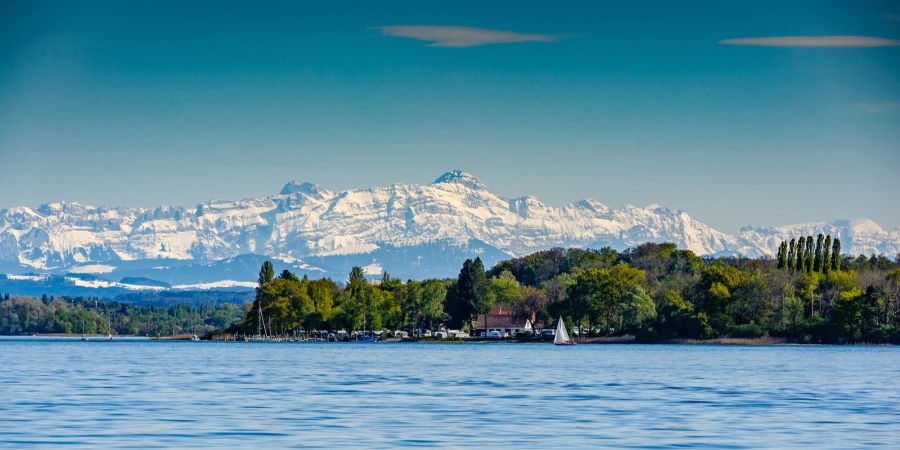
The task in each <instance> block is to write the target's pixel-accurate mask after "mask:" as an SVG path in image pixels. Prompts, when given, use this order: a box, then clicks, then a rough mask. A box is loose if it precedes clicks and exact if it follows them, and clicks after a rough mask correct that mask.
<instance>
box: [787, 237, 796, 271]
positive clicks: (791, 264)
mask: <svg viewBox="0 0 900 450" xmlns="http://www.w3.org/2000/svg"><path fill="white" fill-rule="evenodd" d="M796 244H797V243H796V242H795V239H794V238H791V243H790V244H789V245H788V257H787V258H788V260H787V268H788V270H791V269H793V268H794V260H795V259H796V258H797V257H796V256H794V246H795V245H796Z"/></svg>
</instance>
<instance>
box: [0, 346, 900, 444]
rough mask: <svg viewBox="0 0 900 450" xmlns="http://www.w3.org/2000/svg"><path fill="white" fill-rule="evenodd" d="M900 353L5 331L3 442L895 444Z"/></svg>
mask: <svg viewBox="0 0 900 450" xmlns="http://www.w3.org/2000/svg"><path fill="white" fill-rule="evenodd" d="M898 382H900V348H896V347H817V346H816V347H813V346H810V347H726V346H669V345H648V346H644V345H581V346H575V347H554V346H552V345H540V344H519V345H516V344H501V343H497V344H368V345H366V344H327V343H322V344H301V343H297V344H272V343H231V342H229V343H222V342H156V341H130V342H128V341H112V342H106V341H88V342H81V341H79V340H51V339H42V338H32V339H16V340H10V339H5V340H0V447H4V448H23V447H28V448H32V447H40V448H60V447H83V448H207V449H218V448H251V449H263V448H282V447H297V448H396V447H437V448H448V447H449V448H514V447H515V448H567V449H575V448H599V447H653V448H671V447H707V448H761V447H770V448H791V447H793V448H806V449H810V448H860V447H884V448H900V384H898Z"/></svg>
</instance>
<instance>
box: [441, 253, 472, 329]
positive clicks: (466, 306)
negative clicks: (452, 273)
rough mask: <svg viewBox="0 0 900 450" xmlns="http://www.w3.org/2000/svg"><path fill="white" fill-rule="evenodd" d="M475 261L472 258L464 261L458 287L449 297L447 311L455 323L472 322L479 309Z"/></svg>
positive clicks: (457, 282) (457, 280)
mask: <svg viewBox="0 0 900 450" xmlns="http://www.w3.org/2000/svg"><path fill="white" fill-rule="evenodd" d="M473 264H474V263H473V262H472V260H471V259H467V260H465V262H463V266H462V269H461V270H460V271H459V276H458V277H457V279H456V289H454V291H453V295H452V297H448V305H447V312H449V313H450V315H451V319H452V320H453V323H456V324H460V325H461V324H465V323H471V322H472V319H473V318H475V314H476V312H477V311H478V294H477V288H476V284H477V282H476V280H475V271H474V270H473V269H472V265H473Z"/></svg>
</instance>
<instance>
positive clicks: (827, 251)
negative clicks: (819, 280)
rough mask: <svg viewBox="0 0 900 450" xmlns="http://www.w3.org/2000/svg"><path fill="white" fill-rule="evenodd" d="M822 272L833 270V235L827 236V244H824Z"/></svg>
mask: <svg viewBox="0 0 900 450" xmlns="http://www.w3.org/2000/svg"><path fill="white" fill-rule="evenodd" d="M821 267H822V273H825V274H827V273H828V272H830V271H831V235H830V234H829V235H828V236H825V244H824V245H823V246H822V266H821Z"/></svg>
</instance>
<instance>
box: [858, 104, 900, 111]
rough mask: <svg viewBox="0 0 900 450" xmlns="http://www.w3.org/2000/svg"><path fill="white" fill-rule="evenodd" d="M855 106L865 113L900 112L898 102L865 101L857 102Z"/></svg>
mask: <svg viewBox="0 0 900 450" xmlns="http://www.w3.org/2000/svg"><path fill="white" fill-rule="evenodd" d="M856 106H857V108H859V110H860V111H862V112H864V113H867V114H893V113H896V112H900V102H897V101H890V102H865V103H858V104H857V105H856Z"/></svg>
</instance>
